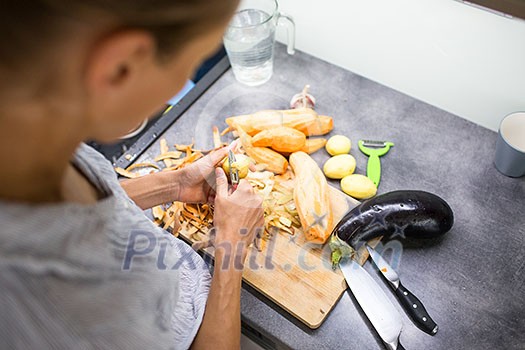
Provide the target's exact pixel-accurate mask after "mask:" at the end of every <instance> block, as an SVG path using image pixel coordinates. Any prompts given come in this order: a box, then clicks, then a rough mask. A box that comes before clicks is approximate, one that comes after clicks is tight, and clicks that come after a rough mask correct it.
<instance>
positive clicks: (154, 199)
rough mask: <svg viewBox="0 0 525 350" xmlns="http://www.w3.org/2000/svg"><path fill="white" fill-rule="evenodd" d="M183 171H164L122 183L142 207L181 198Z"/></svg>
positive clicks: (146, 207) (130, 196) (130, 195)
mask: <svg viewBox="0 0 525 350" xmlns="http://www.w3.org/2000/svg"><path fill="white" fill-rule="evenodd" d="M181 177H182V172H181V171H164V172H158V173H154V174H149V175H146V176H142V177H138V178H136V179H127V180H123V181H121V183H120V185H121V186H122V188H124V191H126V193H127V194H128V196H129V198H131V199H132V200H133V201H134V202H135V203H136V204H137V205H138V206H139V207H140V208H142V209H148V208H151V207H154V206H156V205H160V204H164V203H169V202H173V201H177V200H180V189H181V184H180V180H181Z"/></svg>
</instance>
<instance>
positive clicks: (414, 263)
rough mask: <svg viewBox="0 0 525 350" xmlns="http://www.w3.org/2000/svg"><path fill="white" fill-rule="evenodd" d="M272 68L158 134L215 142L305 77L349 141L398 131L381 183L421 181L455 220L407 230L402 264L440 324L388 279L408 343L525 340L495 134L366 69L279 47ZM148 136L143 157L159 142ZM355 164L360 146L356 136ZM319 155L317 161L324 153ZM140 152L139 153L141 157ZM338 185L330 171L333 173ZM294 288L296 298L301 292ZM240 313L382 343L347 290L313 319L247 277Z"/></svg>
mask: <svg viewBox="0 0 525 350" xmlns="http://www.w3.org/2000/svg"><path fill="white" fill-rule="evenodd" d="M275 60H276V62H275V72H274V76H273V77H272V79H271V80H270V82H268V83H267V84H265V85H263V86H261V87H257V88H249V87H244V86H242V85H240V84H238V83H236V82H235V80H234V77H233V74H232V73H231V71H228V72H227V73H226V74H225V75H224V76H223V77H222V78H220V79H219V80H218V81H217V83H216V84H215V85H214V86H212V87H211V88H210V89H209V90H208V91H207V92H206V93H205V94H204V95H203V96H202V97H201V99H200V100H198V101H197V102H196V103H195V104H194V105H193V106H192V107H191V108H190V109H189V111H188V112H187V113H186V114H185V115H184V116H183V117H182V118H180V119H179V120H178V121H177V122H176V123H175V124H174V125H173V126H172V127H171V128H170V130H168V131H167V133H166V134H165V137H166V138H167V139H168V140H169V141H170V143H187V142H190V141H191V139H192V137H194V138H195V140H196V143H197V147H202V148H209V147H211V144H212V142H211V127H212V125H218V126H219V127H220V128H222V127H225V126H226V125H225V123H224V119H225V118H226V117H228V116H231V115H236V114H246V113H250V112H255V111H258V110H261V109H268V108H274V109H280V108H287V106H288V102H289V100H290V98H291V96H292V95H293V94H295V93H297V92H298V91H300V90H301V89H302V87H303V86H304V85H305V84H310V85H311V92H312V94H313V95H314V96H315V97H316V98H317V107H316V109H317V111H318V112H319V113H321V114H326V115H330V116H333V118H334V124H335V128H334V131H332V133H331V134H332V135H333V134H344V135H347V136H349V137H350V138H351V140H352V142H353V145H354V146H356V145H357V141H358V140H359V139H361V138H364V139H376V140H387V141H392V142H394V143H395V146H394V147H393V148H392V149H391V151H390V152H389V153H388V154H387V155H386V156H384V157H383V158H381V164H382V170H383V171H382V175H383V176H382V179H381V184H380V186H379V191H378V193H384V192H388V191H392V190H399V189H420V190H425V191H429V192H433V193H436V194H438V195H440V196H441V197H443V198H444V199H445V200H446V201H447V202H448V203H449V204H450V205H451V207H452V208H453V210H454V213H455V218H456V221H455V225H454V227H453V229H452V231H451V232H449V233H448V234H447V235H446V236H445V237H444V238H443V239H440V240H433V241H424V242H403V244H404V250H403V255H402V261H401V265H400V267H399V268H398V272H399V274H400V276H401V279H402V281H403V283H404V284H405V285H406V286H407V288H409V289H410V290H411V291H412V292H413V293H414V294H416V295H417V296H418V297H419V298H420V299H421V301H422V302H423V304H424V305H425V307H426V309H427V310H428V312H429V313H430V315H431V316H432V317H433V318H434V320H435V321H436V323H437V324H438V325H439V327H440V329H439V332H438V333H437V335H435V336H434V337H431V336H429V335H427V334H425V333H423V332H421V331H420V330H418V329H417V328H416V327H415V326H414V325H413V324H412V323H411V321H410V319H409V318H408V317H407V316H406V315H405V314H404V313H403V311H402V309H401V308H400V307H399V304H397V301H396V300H395V298H394V296H393V294H392V293H391V291H390V290H389V289H388V288H387V286H386V285H385V284H384V283H383V282H382V281H381V280H380V278H379V276H378V275H377V274H376V273H375V272H373V269H372V268H371V266H370V264H369V263H367V264H366V265H367V266H366V267H367V269H368V270H369V271H372V272H373V273H372V275H373V277H374V278H375V279H377V281H378V282H379V283H380V284H381V287H383V288H384V290H385V293H386V294H387V295H388V296H389V297H390V298H391V300H392V301H393V302H394V304H395V305H396V308H397V309H398V310H399V311H400V313H401V314H402V318H403V324H404V327H403V331H402V334H401V342H402V343H403V345H404V346H405V348H407V349H525V320H524V314H525V244H524V241H525V178H518V179H513V178H508V177H505V176H503V175H502V174H500V173H499V172H498V171H497V170H496V169H495V168H494V165H493V160H494V150H495V142H496V138H497V134H496V133H495V132H493V131H490V130H487V129H485V128H483V127H480V126H478V125H475V124H473V123H471V122H468V121H466V120H464V119H461V118H459V117H457V116H454V115H451V114H449V113H447V112H444V111H442V110H440V109H437V108H435V107H433V106H430V105H428V104H425V103H423V102H420V101H418V100H415V99H413V98H411V97H409V96H406V95H404V94H402V93H399V92H397V91H394V90H392V89H389V88H387V87H385V86H382V85H379V84H377V83H375V82H372V81H370V80H368V79H365V78H363V77H361V76H358V75H356V74H353V73H351V72H348V71H346V70H343V69H341V68H338V67H335V66H333V65H331V64H328V63H326V62H323V61H320V60H318V59H315V58H313V57H311V56H309V55H306V54H304V53H301V52H297V53H296V55H294V56H287V55H286V53H285V49H284V47H283V46H281V45H278V46H277V47H276V58H275ZM158 152H159V151H158V145H155V146H153V147H152V148H151V149H150V150H149V151H148V154H146V155H144V156H143V157H142V158H141V159H146V158H149V157H151V155H155V154H158ZM350 153H351V154H352V155H354V156H355V157H356V159H357V169H356V173H360V174H365V173H366V161H367V158H366V157H365V156H364V155H363V154H361V153H360V152H359V150H357V147H353V149H352V151H351V152H350ZM314 158H315V159H316V160H317V161H318V162H319V163H320V164H322V162H324V161H325V160H326V159H328V154H327V153H326V152H325V151H324V150H321V151H319V152H317V153H316V154H315V155H314ZM139 161H140V160H139ZM335 184H336V185H337V183H335ZM297 298H301V295H298V296H297ZM242 318H243V321H244V323H245V325H246V326H247V327H249V328H251V329H253V330H255V332H254V333H257V332H259V333H260V334H259V335H260V337H263V338H264V339H265V340H267V341H268V340H269V341H270V342H273V344H274V345H275V346H276V347H279V348H287V347H290V348H294V349H336V348H337V349H382V348H383V345H382V344H381V342H380V340H379V338H378V336H377V334H376V333H375V332H374V331H373V329H372V328H371V325H370V324H369V322H368V320H367V319H366V317H365V316H364V314H362V311H361V310H360V309H359V308H358V307H357V305H356V303H355V299H353V297H352V296H351V295H350V294H349V293H348V292H346V293H345V294H344V295H343V297H342V298H341V300H340V301H339V302H338V304H337V305H336V307H335V308H334V309H333V310H332V312H331V313H330V314H329V316H328V317H327V319H326V321H325V322H324V323H323V324H322V325H321V327H320V328H319V329H317V330H309V329H307V328H306V327H304V326H302V325H301V324H300V323H299V322H297V321H295V320H294V319H293V318H292V317H291V316H289V315H287V314H286V313H285V312H284V311H282V310H280V309H279V307H277V306H275V305H273V304H272V303H271V302H270V301H267V300H265V298H264V297H262V296H261V295H259V294H258V293H257V292H255V291H252V290H250V289H249V288H248V287H244V289H243V292H242Z"/></svg>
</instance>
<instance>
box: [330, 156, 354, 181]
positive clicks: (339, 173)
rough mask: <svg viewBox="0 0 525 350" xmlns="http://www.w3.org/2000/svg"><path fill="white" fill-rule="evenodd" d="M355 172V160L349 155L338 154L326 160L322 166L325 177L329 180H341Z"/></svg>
mask: <svg viewBox="0 0 525 350" xmlns="http://www.w3.org/2000/svg"><path fill="white" fill-rule="evenodd" d="M354 170H355V158H354V157H352V156H351V155H350V154H339V155H337V156H333V157H332V158H330V159H328V160H327V161H326V162H325V163H324V166H323V172H324V174H325V175H326V177H329V178H331V179H342V178H343V177H345V176H347V175H350V174H353V173H354Z"/></svg>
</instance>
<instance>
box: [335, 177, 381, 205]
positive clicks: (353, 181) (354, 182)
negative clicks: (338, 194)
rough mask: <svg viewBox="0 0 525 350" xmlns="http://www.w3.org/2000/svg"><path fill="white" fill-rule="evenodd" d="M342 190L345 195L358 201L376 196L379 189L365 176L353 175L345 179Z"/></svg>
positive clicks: (342, 182)
mask: <svg viewBox="0 0 525 350" xmlns="http://www.w3.org/2000/svg"><path fill="white" fill-rule="evenodd" d="M341 189H342V190H343V192H344V193H346V194H347V195H349V196H352V197H354V198H357V199H366V198H370V197H373V196H375V194H376V192H377V187H376V185H375V184H374V182H373V181H372V180H370V179H369V178H368V177H366V176H364V175H359V174H353V175H348V176H345V177H343V179H342V180H341Z"/></svg>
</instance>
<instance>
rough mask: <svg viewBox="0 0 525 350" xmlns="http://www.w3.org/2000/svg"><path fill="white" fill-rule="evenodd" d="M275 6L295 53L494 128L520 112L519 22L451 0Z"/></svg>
mask: <svg viewBox="0 0 525 350" xmlns="http://www.w3.org/2000/svg"><path fill="white" fill-rule="evenodd" d="M279 1H280V8H281V10H282V11H283V12H286V13H288V14H290V15H292V16H293V17H294V19H295V23H296V26H297V38H296V47H297V48H298V49H300V50H302V51H305V52H307V53H309V54H312V55H314V56H316V57H319V58H321V59H324V60H326V61H328V62H330V63H333V64H336V65H339V66H341V67H344V68H346V69H348V70H350V71H353V72H355V73H357V74H360V75H363V76H365V77H367V78H369V79H372V80H375V81H377V82H380V83H382V84H384V85H387V86H389V87H392V88H394V89H396V90H399V91H402V92H404V93H406V94H408V95H410V96H413V97H415V98H418V99H420V100H423V101H425V102H428V103H430V104H432V105H435V106H437V107H440V108H442V109H444V110H447V111H449V112H451V113H454V114H456V115H458V116H461V117H463V118H466V119H469V120H471V121H474V122H476V123H478V124H481V125H483V126H485V127H487V128H490V129H493V130H497V128H498V125H499V122H500V120H501V118H502V117H503V116H505V115H506V114H508V113H510V112H513V111H518V110H521V111H523V110H525V21H522V20H518V19H508V18H505V17H502V16H498V15H495V14H493V13H489V12H486V11H482V10H479V9H476V8H473V7H471V6H467V5H465V4H463V3H459V2H457V1H453V0H322V1H321V0H279ZM282 29H284V28H282ZM280 32H281V33H280V34H279V36H278V39H279V40H280V41H284V39H285V35H284V33H283V32H284V30H281V31H280Z"/></svg>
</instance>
